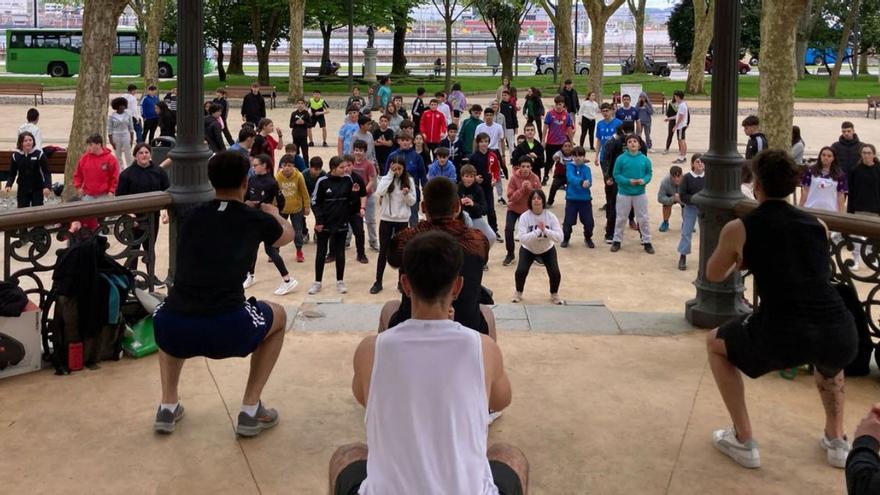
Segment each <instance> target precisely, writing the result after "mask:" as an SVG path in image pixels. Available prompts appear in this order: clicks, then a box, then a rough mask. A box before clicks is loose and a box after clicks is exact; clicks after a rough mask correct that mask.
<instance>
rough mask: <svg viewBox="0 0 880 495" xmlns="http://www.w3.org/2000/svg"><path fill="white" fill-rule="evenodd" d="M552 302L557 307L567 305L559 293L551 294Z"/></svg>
mask: <svg viewBox="0 0 880 495" xmlns="http://www.w3.org/2000/svg"><path fill="white" fill-rule="evenodd" d="M550 302H552V303H553V304H556V305H557V306H562V305H563V304H565V301H563V300H562V298H561V297H559V294H558V293H556V294H550Z"/></svg>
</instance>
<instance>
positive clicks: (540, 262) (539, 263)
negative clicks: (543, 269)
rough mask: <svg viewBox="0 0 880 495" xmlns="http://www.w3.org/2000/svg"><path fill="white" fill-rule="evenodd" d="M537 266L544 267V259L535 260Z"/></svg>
mask: <svg viewBox="0 0 880 495" xmlns="http://www.w3.org/2000/svg"><path fill="white" fill-rule="evenodd" d="M535 264H536V265H538V266H544V259H543V258H535Z"/></svg>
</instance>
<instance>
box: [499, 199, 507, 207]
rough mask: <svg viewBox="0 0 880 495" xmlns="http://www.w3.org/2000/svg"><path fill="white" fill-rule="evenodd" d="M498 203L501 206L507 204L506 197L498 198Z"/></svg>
mask: <svg viewBox="0 0 880 495" xmlns="http://www.w3.org/2000/svg"><path fill="white" fill-rule="evenodd" d="M498 204H499V205H501V206H507V201H505V200H504V198H498Z"/></svg>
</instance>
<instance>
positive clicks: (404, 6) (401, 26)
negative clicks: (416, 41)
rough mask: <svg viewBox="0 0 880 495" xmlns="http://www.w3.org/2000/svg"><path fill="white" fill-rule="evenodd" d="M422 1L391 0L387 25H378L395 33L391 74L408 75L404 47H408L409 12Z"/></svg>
mask: <svg viewBox="0 0 880 495" xmlns="http://www.w3.org/2000/svg"><path fill="white" fill-rule="evenodd" d="M421 1H422V0H390V3H391V8H390V10H389V13H390V16H389V18H388V21H387V24H380V23H376V25H377V26H384V27H387V28H389V29H391V30H392V31H394V41H393V42H392V49H391V73H392V74H398V75H404V74H406V62H407V60H406V54H405V53H404V47H405V45H406V31H407V30H408V29H409V21H410V18H409V12H410V11H411V10H412V9H413V8H414V7H415V6H416V5H418V4H420V3H421Z"/></svg>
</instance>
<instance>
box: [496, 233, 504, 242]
mask: <svg viewBox="0 0 880 495" xmlns="http://www.w3.org/2000/svg"><path fill="white" fill-rule="evenodd" d="M495 242H504V238H503V237H501V234H495Z"/></svg>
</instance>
